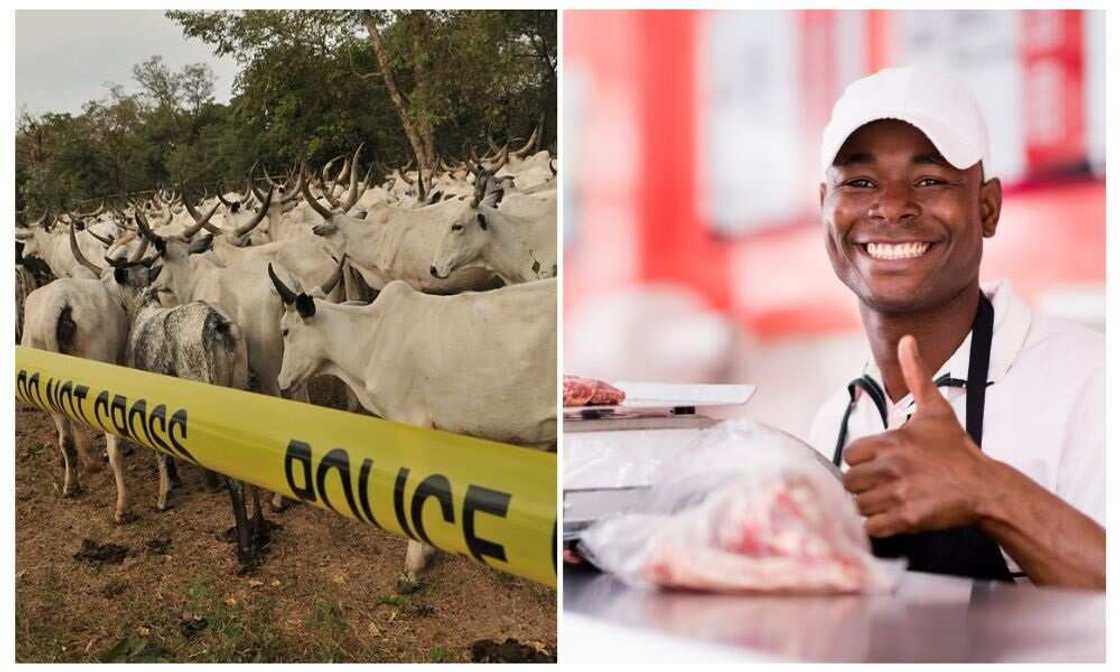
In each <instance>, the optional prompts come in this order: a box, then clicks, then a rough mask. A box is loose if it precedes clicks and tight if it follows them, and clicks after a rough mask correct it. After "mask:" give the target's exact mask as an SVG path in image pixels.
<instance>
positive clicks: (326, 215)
mask: <svg viewBox="0 0 1120 672" xmlns="http://www.w3.org/2000/svg"><path fill="white" fill-rule="evenodd" d="M307 183H308V180H307V164H306V163H305V164H303V166H302V167H301V168H300V175H299V188H300V191H301V192H303V198H304V199H305V200H306V201H307V204H308V205H310V206H311V208H312V209H313V210H314V211H315V212H317V213H319V216H320V217H322V218H323V219H324V220H326V221H328V222H329V221H330V220H331V217H332V216H333V215H334V213H332V212H331V211H330V210H328V209H326V208H324V207H323V204H322V203H320V202H319V201H318V200H316V199H315V198H313V197H312V196H311V191H310V190H309V189H308V186H307Z"/></svg>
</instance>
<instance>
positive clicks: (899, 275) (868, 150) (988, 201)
mask: <svg viewBox="0 0 1120 672" xmlns="http://www.w3.org/2000/svg"><path fill="white" fill-rule="evenodd" d="M820 189H821V193H820V196H821V216H822V220H823V222H824V226H825V234H826V242H825V245H826V247H827V249H828V256H829V258H830V260H831V261H832V267H833V270H835V272H836V275H837V277H839V278H840V280H841V281H842V282H843V283H844V284H845V285H847V286H848V287H849V288H850V289H851V290H852V291H853V292H855V294H856V296H858V297H859V298H860V301H862V302H863V303H864V304H866V305H867V306H868V307H870V308H872V309H874V310H877V311H880V312H909V311H915V310H923V309H928V308H931V307H936V306H940V305H942V304H944V303H946V302H947V301H949V300H951V299H953V298H954V297H956V296H958V295H959V294H960V293H961V292H962V291H964V290H966V289H967V288H969V287H971V286H974V285H975V284H976V282H977V281H978V277H979V272H980V256H981V251H982V248H983V244H982V239H983V238H984V237H990V236H992V235H994V234H995V228H996V223H997V222H998V220H999V205H1000V194H999V192H1000V187H999V181H998V180H994V179H993V180H989V181H988V182H987V183H986V184H983V185H982V184H981V168H980V164H976V165H973V166H972V167H970V168H968V169H967V170H958V169H957V168H954V167H953V166H952V165H950V164H949V163H948V162H947V161H945V159H944V158H942V157H941V155H940V154H939V153H938V151H937V149H936V148H935V147H934V146H933V143H931V142H930V141H929V138H927V137H926V136H925V134H924V133H922V132H921V131H919V130H918V129H917V128H915V127H913V126H911V125H910V124H907V123H904V122H901V121H896V120H881V121H875V122H872V123H870V124H867V125H865V126H863V127H861V128H860V129H858V130H857V131H856V132H855V133H852V135H851V136H850V137H849V138H848V140H847V142H845V143H844V146H843V147H841V148H840V151H839V152H838V153H837V155H836V159H835V161H834V162H833V165H832V167H831V168H829V170H828V174H827V176H826V179H825V182H824V183H822V184H821V188H820Z"/></svg>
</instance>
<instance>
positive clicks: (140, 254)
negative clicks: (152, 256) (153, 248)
mask: <svg viewBox="0 0 1120 672" xmlns="http://www.w3.org/2000/svg"><path fill="white" fill-rule="evenodd" d="M147 251H148V239H147V238H146V237H144V236H140V245H139V246H138V247H137V248H136V251H135V252H133V253H132V256H131V257H129V259H128V263H130V264H138V263H140V260H141V259H143V258H144V253H145V252H147Z"/></svg>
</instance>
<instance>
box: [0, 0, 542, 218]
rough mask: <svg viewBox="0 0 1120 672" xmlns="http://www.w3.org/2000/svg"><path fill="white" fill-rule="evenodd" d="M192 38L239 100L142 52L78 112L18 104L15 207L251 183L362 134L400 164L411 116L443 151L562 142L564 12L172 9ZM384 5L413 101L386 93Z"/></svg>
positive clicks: (369, 153) (397, 63) (31, 210)
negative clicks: (261, 173)
mask: <svg viewBox="0 0 1120 672" xmlns="http://www.w3.org/2000/svg"><path fill="white" fill-rule="evenodd" d="M167 16H168V17H169V18H170V19H172V20H173V21H175V22H177V23H179V25H180V26H182V28H183V32H184V34H185V36H187V37H189V38H195V39H200V40H202V41H203V42H206V43H207V44H209V45H211V46H212V47H213V48H214V51H215V53H216V54H218V55H229V56H232V57H233V58H234V59H235V60H236V61H237V62H238V63H239V64H240V66H241V69H240V71H239V73H238V75H237V77H236V79H235V81H234V88H233V93H234V95H233V98H232V99H231V100H230V102H229V104H228V105H226V104H218V103H215V102H214V100H213V89H214V75H213V73H212V72H211V71H210V69H209V68H208V67H207V66H205V65H203V64H193V65H187V66H185V67H183V68H182V69H180V70H179V71H172V70H171V69H169V68H168V67H167V65H166V64H165V63H164V62H163V60H162V58H161V57H160V56H158V55H156V56H152V57H151V58H149V59H147V60H146V61H144V62H142V63H139V64H137V65H136V66H134V68H133V79H134V80H135V82H136V84H137V85H138V88H139V92H138V93H136V94H133V95H126V94H125V93H123V90H122V89H121V88H120V87H112V88H111V89H110V90H109V94H108V96H107V97H106V98H104V99H102V100H97V101H90V102H89V103H87V105H86V106H85V108H84V109H83V111H82V114H80V115H76V116H75V115H69V114H45V115H42V116H39V117H31V116H29V115H26V114H25V115H23V116H21V118H20V120H19V124H18V128H17V134H16V194H17V206H16V207H17V209H19V210H22V211H24V218H25V219H27V218H35V217H37V216H38V215H39V213H40V212H41V211H42V210H43V209H44V208H47V207H50V208H54V209H60V208H65V207H71V208H73V207H89V205H90V204H89V203H84V202H83V201H86V200H87V199H96V198H99V197H103V196H106V195H110V194H122V193H129V192H137V191H142V190H146V189H152V188H154V187H156V186H157V185H166V186H175V185H177V184H178V183H180V182H185V183H187V184H188V185H191V187H192V191H194V190H200V189H201V187H202V186H204V185H205V186H207V187H208V188H210V189H211V190H212V189H213V188H214V187H215V186H216V185H218V184H227V185H231V186H232V185H234V184H240V183H242V182H243V180H244V177H245V174H246V172H247V171H248V169H249V168H250V166H251V165H252V164H253V163H254V161H260V164H261V165H262V166H263V167H264V168H265V169H267V170H269V171H271V172H272V174H278V173H281V172H285V171H286V170H287V168H288V167H290V166H292V165H293V164H294V163H295V162H297V161H299V160H301V159H306V160H308V161H309V162H310V163H311V164H312V167H313V168H316V167H318V166H321V165H322V164H323V163H325V162H326V161H328V160H330V158H332V157H333V156H336V155H338V154H340V153H343V152H348V151H351V150H352V149H353V148H354V146H356V145H357V144H358V143H360V142H365V143H366V152H365V156H366V158H367V159H368V160H376V161H380V162H382V163H385V164H388V165H392V164H400V163H404V162H406V161H407V160H408V158H409V157H411V155H412V150H411V149H410V145H409V142H408V139H407V137H406V135H405V132H404V128H403V123H404V120H403V119H402V115H403V116H404V117H406V118H407V119H408V120H409V122H410V123H411V124H413V125H414V127H415V128H417V129H418V131H419V132H420V134H421V135H422V136H423V139H424V142H425V143H427V144H428V146H429V147H430V148H431V149H432V150H433V151H434V152H435V153H436V154H439V155H442V156H444V157H451V156H454V157H457V158H461V157H462V156H463V154H464V151H465V148H466V147H467V146H468V145H474V146H476V147H478V148H479V150H480V151H482V150H484V149H485V148H486V147H487V143H486V141H487V137H488V136H489V137H492V138H494V139H495V141H496V142H498V143H501V142H504V141H506V140H509V141H511V142H516V141H517V140H519V139H520V140H524V139H525V138H527V137H528V135H529V134H530V133H531V132H532V129H533V127H534V126H535V125H536V124H537V122H538V119H540V118H541V117H542V116H543V117H544V119H545V131H544V137H543V139H542V144H543V146H551V145H554V144H555V137H556V135H555V110H556V61H557V50H556V13H555V12H554V11H551V10H518V11H420V10H393V11H378V12H368V13H367V12H364V11H361V10H345V11H327V10H315V11H295V10H253V11H170V12H167ZM367 19H373V20H374V21H375V24H376V26H377V27H378V32H379V34H380V36H381V39H382V42H383V44H384V47H385V50H386V54H387V56H388V57H389V62H390V75H391V76H392V78H393V79H394V81H395V82H396V85H397V87H398V89H399V90H400V92H401V94H402V97H403V98H404V99H405V109H404V110H403V112H402V111H401V110H399V109H398V108H397V107H396V106H395V105H394V103H393V101H392V100H391V97H390V95H389V92H388V90H387V87H386V82H385V80H384V77H383V75H382V73H381V71H380V67H379V65H378V60H377V58H376V56H375V54H374V52H373V50H372V48H371V41H370V35H369V32H368V30H367V26H366V23H365V21H366V20H367Z"/></svg>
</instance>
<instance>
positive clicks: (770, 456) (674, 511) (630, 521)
mask: <svg viewBox="0 0 1120 672" xmlns="http://www.w3.org/2000/svg"><path fill="white" fill-rule="evenodd" d="M652 483H653V485H652V486H651V487H650V488H649V490H648V491H647V495H646V496H645V499H644V500H643V501H642V502H640V503H639V504H636V505H635V506H634V507H633V508H631V509H630V510H631V511H634V513H625V514H621V515H617V516H614V517H610V518H606V519H603V520H601V521H599V522H596V523H595V524H593V525H592V526H591V527H589V528H588V529H587V530H585V531H583V532H582V533H581V535H580V540H579V543H578V550H579V552H580V553H581V554H582V555H583V556H584V557H585V558H587V559H588V560H589V561H590V562H591V563H592V564H593V565H595V566H597V567H599V568H600V569H603V570H605V571H608V572H611V573H613V574H615V575H617V576H619V577H620V578H622V579H623V580H625V581H627V582H629V583H632V584H634V585H638V586H657V587H663V588H684V589H689V590H702V591H712V592H781V593H789V592H804V593H821V592H825V593H833V592H840V593H852V592H879V591H884V590H890V589H892V588H893V587H894V586H895V585H896V584H897V579H898V577H899V575H900V574H901V572H902V571H903V566H902V565H904V564H905V563H902V564H899V563H892V562H889V561H884V560H880V559H878V558H875V557H874V556H873V555H872V554H871V549H870V545H869V543H868V541H867V534H866V532H865V531H864V529H863V521H862V518H861V517H860V515H859V512H858V511H857V509H856V507H855V503H854V502H853V501H852V498H851V496H850V495H849V494H848V493H847V492H846V491H845V490H844V487H843V485H841V483H840V480H839V478H838V472H836V471H835V468H834V467H832V465H831V464H824V463H822V462H821V461H820V460H819V459H818V454H817V453H816V452H815V451H814V450H813V449H812V448H811V447H810V446H808V445H807V444H805V443H804V442H802V441H801V440H799V439H797V438H795V437H792V436H790V435H788V434H785V433H784V432H780V431H778V430H774V429H771V428H768V427H765V426H764V425H759V424H757V423H751V422H746V421H730V422H723V423H720V424H718V425H716V426H714V427H712V428H709V429H705V430H702V431H701V432H700V433H699V434H697V437H696V439H695V441H694V442H692V443H690V444H686V445H683V446H682V447H681V449H680V450H679V451H675V453H674V454H672V455H670V456H668V457H667V459H665V460H664V461H663V462H661V463H660V464H659V465H658V467H657V470H656V471H655V473H654V474H653V476H652ZM639 512H640V513H639Z"/></svg>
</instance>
